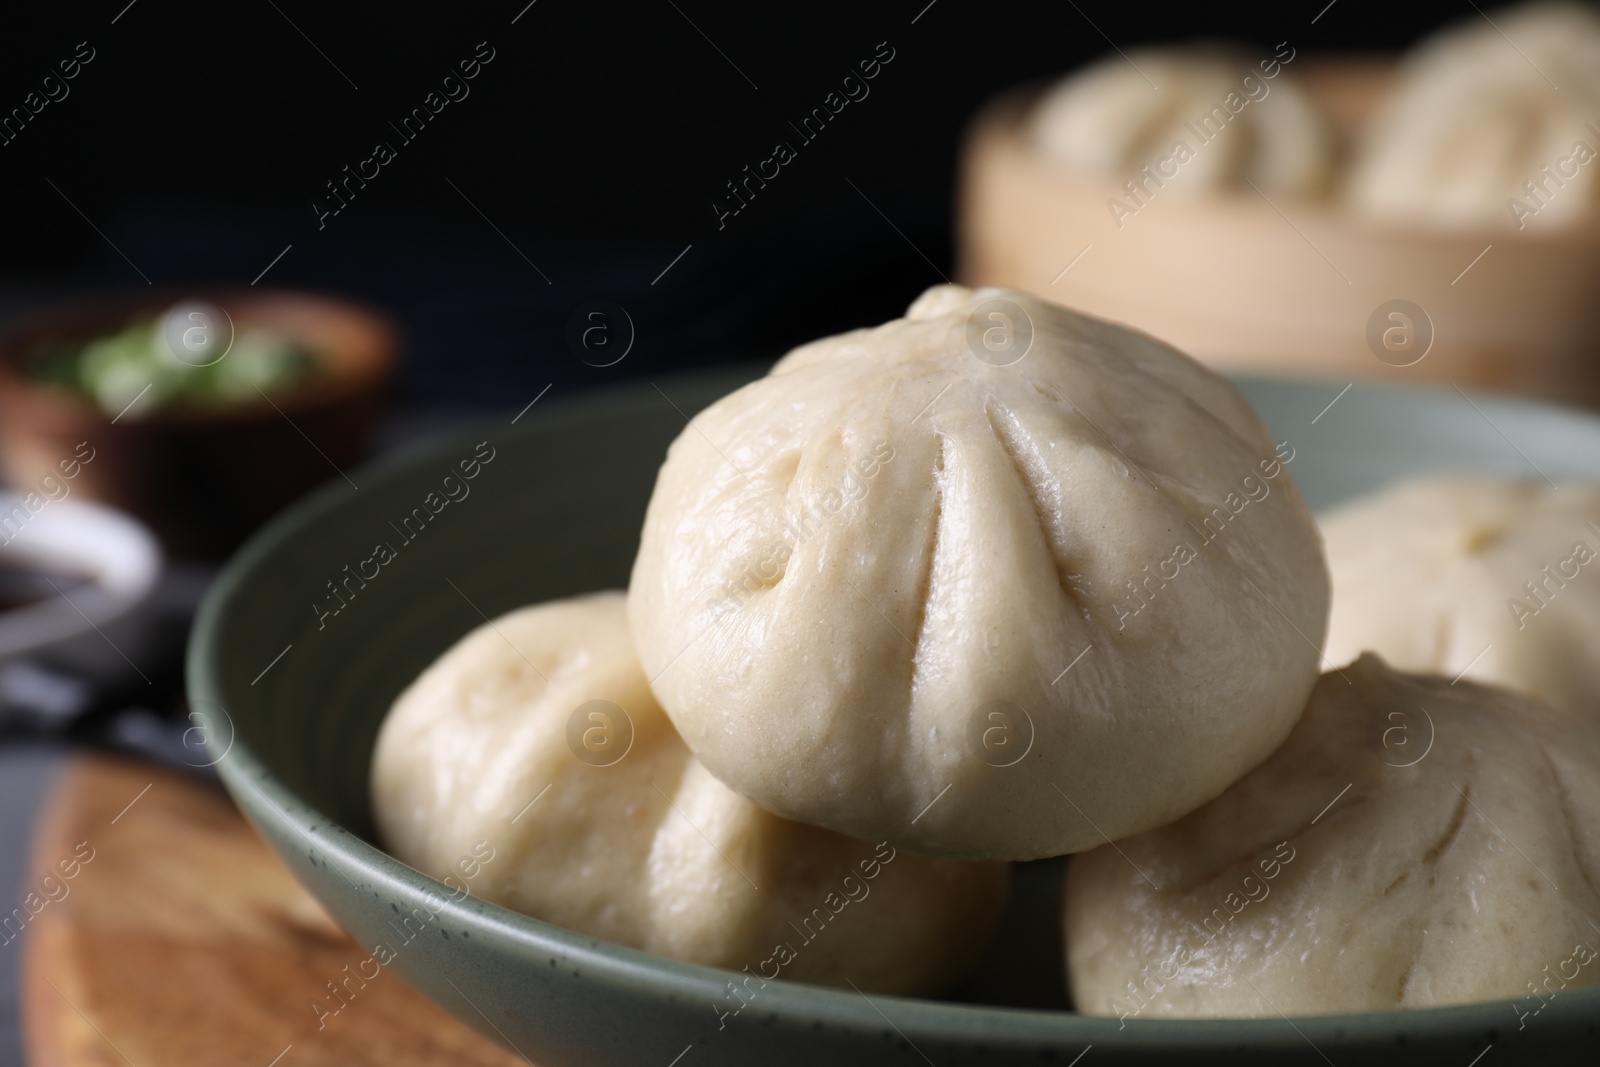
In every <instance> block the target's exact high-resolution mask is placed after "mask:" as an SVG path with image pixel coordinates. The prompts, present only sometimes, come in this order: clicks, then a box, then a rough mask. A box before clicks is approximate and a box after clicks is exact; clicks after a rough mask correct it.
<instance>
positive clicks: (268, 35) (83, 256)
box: [0, 0, 1478, 407]
mask: <svg viewBox="0 0 1600 1067" xmlns="http://www.w3.org/2000/svg"><path fill="white" fill-rule="evenodd" d="M526 4H527V0H505V2H497V3H467V2H456V3H448V4H424V3H391V4H383V5H378V4H341V5H330V4H312V3H308V2H306V0H242V2H238V3H233V4H229V5H226V6H224V5H220V4H215V3H211V4H201V3H195V2H182V0H136V2H135V3H133V4H132V6H131V7H129V6H127V0H105V2H99V0H97V2H94V3H76V4H63V5H57V6H54V7H50V8H44V9H38V8H35V9H32V10H29V11H27V12H26V13H12V14H8V18H7V28H6V31H5V33H4V34H3V35H0V109H3V111H0V113H3V112H9V109H11V108H13V107H20V106H22V104H23V99H24V97H25V96H26V95H27V94H28V93H29V91H30V90H34V89H36V88H37V87H38V85H39V83H40V81H41V79H42V78H43V77H44V76H45V75H46V74H47V73H50V72H51V71H52V70H54V69H55V67H56V64H57V62H58V61H59V60H61V59H65V58H68V57H70V56H71V55H72V54H73V53H74V51H75V50H77V47H78V43H79V42H81V41H87V42H88V45H89V46H90V47H92V48H93V49H94V51H95V58H94V59H93V61H92V62H90V63H89V64H88V65H86V66H84V67H83V69H82V71H81V73H80V74H79V75H78V77H77V78H76V79H74V80H73V81H71V82H69V83H68V85H69V88H70V95H69V96H67V97H66V98H65V99H64V100H61V101H59V102H56V103H51V104H49V105H48V106H46V107H45V108H44V109H43V110H42V111H41V112H40V113H39V114H38V115H36V116H34V117H33V118H32V121H30V122H29V123H28V125H27V126H26V127H25V129H24V130H23V132H22V133H21V134H20V135H18V136H16V138H15V140H13V141H12V142H11V143H9V144H5V145H0V183H3V184H0V188H3V190H4V203H5V204H6V205H7V207H8V211H7V212H6V216H5V217H6V222H5V227H4V234H5V238H4V241H3V243H0V315H12V314H15V313H16V312H17V311H18V310H20V309H22V308H25V307H27V306H29V305H32V304H35V303H38V302H40V301H42V300H46V299H49V298H52V297H54V296H57V295H60V294H61V293H63V292H64V291H80V290H84V289H93V290H101V289H105V288H112V287H143V286H144V285H145V278H148V279H149V281H150V282H153V283H155V284H157V285H161V284H163V283H180V284H181V283H190V282H213V283H214V282H233V283H240V284H247V283H249V282H250V281H251V280H252V279H253V278H255V277H257V275H258V274H260V272H261V271H262V270H263V269H264V268H265V267H266V266H267V265H268V264H269V263H271V262H272V260H273V258H274V257H275V256H277V255H278V254H279V253H280V252H281V251H283V249H284V248H285V246H289V245H292V246H293V247H292V248H291V249H290V250H289V251H288V252H287V253H286V254H285V255H283V258H282V259H281V260H279V261H278V262H277V263H276V265H275V266H273V267H272V269H271V270H270V272H269V273H268V274H267V275H266V276H265V278H263V279H262V284H263V285H268V284H270V285H273V286H279V287H293V288H309V289H318V290H324V291H330V292H334V293H339V294H344V295H347V296H351V297H355V298H358V299H360V300H364V301H367V302H370V303H372V304H375V305H377V306H379V307H380V308H383V309H384V310H386V311H388V312H390V313H391V314H393V315H395V316H397V317H398V318H399V319H400V320H401V322H402V324H403V325H404V326H405V327H406V329H407V333H408V336H409V341H410V344H409V349H408V353H407V359H406V362H405V364H404V369H403V371H402V375H401V378H400V382H399V388H398V399H399V400H400V401H401V402H402V404H406V405H417V404H449V405H457V406H459V405H472V406H477V405H495V406H502V407H510V406H520V405H521V404H522V403H525V402H526V399H527V398H531V397H532V396H533V395H534V394H535V393H536V392H537V391H538V390H539V389H541V388H543V386H544V385H545V384H546V383H549V382H554V383H555V384H556V387H557V389H559V390H561V391H563V392H564V391H568V390H570V389H573V388H577V387H582V386H587V385H593V384H597V383H601V382H606V381H612V380H616V379H619V378H623V377H632V376H638V375H642V374H655V373H658V372H659V371H661V370H662V369H665V368H676V367H686V366H692V365H699V364H704V363H710V362H719V361H726V360H732V359H750V358H770V357H773V356H776V355H778V354H781V352H782V351H783V350H784V349H785V348H787V347H789V346H791V345H793V344H795V343H797V342H800V341H804V340H808V339H811V338H813V337H817V336H820V335H823V334H826V333H830V332H836V331H838V330H841V329H846V328H850V327H854V326H858V325H864V324H869V323H873V322H878V321H881V320H883V319H886V318H889V317H893V316H894V315H896V314H898V313H899V312H900V311H901V310H903V309H904V307H905V305H906V304H907V303H908V302H909V301H910V300H911V298H912V297H914V296H915V295H916V293H917V292H919V291H920V290H921V289H922V288H923V287H925V286H926V285H928V284H931V283H934V282H937V281H939V280H940V272H944V273H949V271H950V266H949V263H950V254H951V249H950V241H949V236H948V234H949V222H950V217H951V210H952V192H953V184H954V167H955V162H956V156H957V150H958V146H959V142H960V138H961V134H962V130H963V127H964V125H965V124H966V122H967V121H968V119H969V117H970V116H971V114H972V113H973V111H974V110H975V109H976V108H978V107H979V106H980V105H982V103H983V102H984V101H985V100H987V99H988V98H990V97H991V96H993V95H994V94H996V93H998V92H1000V91H1002V90H1004V89H1006V88H1008V87H1010V86H1013V85H1016V84H1018V83H1021V82H1026V81H1030V80H1037V79H1043V78H1048V77H1051V76H1054V75H1057V74H1059V73H1061V72H1063V71H1065V70H1067V69H1070V68H1072V67H1073V66H1075V65H1077V64H1079V63H1081V62H1083V61H1084V60H1087V59H1091V58H1094V57H1096V56H1099V55H1100V54H1102V53H1104V52H1106V51H1107V50H1109V48H1110V47H1111V45H1110V44H1109V43H1108V38H1109V40H1110V41H1114V42H1115V43H1116V45H1117V46H1120V47H1122V48H1123V49H1125V50H1126V49H1130V48H1132V47H1133V46H1135V45H1137V44H1140V43H1146V42H1155V41H1166V40H1186V39H1191V38H1194V37H1214V38H1233V39H1238V40H1241V41H1244V42H1247V43H1249V44H1253V45H1254V46H1257V47H1260V48H1261V49H1262V50H1263V54H1265V53H1266V52H1269V51H1270V50H1271V47H1272V46H1273V45H1274V44H1276V42H1278V41H1282V40H1288V41H1289V42H1290V44H1291V45H1292V46H1293V47H1295V48H1296V49H1297V50H1299V51H1301V52H1315V51H1348V50H1374V49H1393V48H1398V47H1402V46H1404V45H1406V44H1409V43H1411V42H1412V41H1414V40H1415V39H1416V38H1417V37H1418V36H1420V35H1422V34H1423V33H1425V32H1427V31H1428V30H1429V29H1431V28H1433V27H1435V26H1437V25H1439V24H1440V23H1441V22H1444V21H1449V20H1455V19H1464V18H1477V17H1478V15H1477V13H1476V12H1475V11H1474V10H1473V8H1472V6H1471V5H1470V4H1467V3H1465V2H1462V3H1450V4H1441V3H1423V4H1408V5H1396V4H1378V3H1373V2H1371V0H1336V2H1335V3H1334V4H1333V5H1332V6H1331V8H1329V7H1327V0H1311V2H1308V3H1274V4H1267V3H1253V4H1187V5H1183V6H1180V7H1173V8H1163V7H1159V6H1155V5H1151V4H1129V3H1116V4H1113V3H1108V2H1106V0H1081V3H1078V4H1077V5H1074V4H1073V3H1071V2H1066V3H993V2H991V3H983V4H979V3H975V2H973V0H936V2H935V3H934V4H932V6H931V7H929V6H928V5H927V0H897V2H894V3H883V4H874V5H864V4H846V3H804V4H795V3H788V4H761V5H753V4H733V3H726V2H722V0H676V7H675V6H674V2H673V0H636V2H631V3H621V2H617V0H590V2H588V3H579V2H577V0H537V2H536V3H534V4H533V5H532V6H531V7H526V9H525V5H526ZM275 5H276V6H275ZM1325 8H1326V10H1324V9H1325ZM519 12H520V13H521V14H520V17H518V16H519ZM1319 12H1320V13H1321V14H1320V17H1319V18H1318V21H1317V22H1316V23H1315V24H1314V25H1313V24H1312V21H1311V20H1312V19H1313V18H1314V17H1318V15H1319ZM113 18H115V19H116V20H117V21H116V22H115V23H114V24H113V22H112V20H113ZM513 18H518V21H517V22H516V23H515V25H513V24H512V19H513ZM913 18H916V20H917V21H916V22H915V23H914V24H913V22H912V20H913ZM691 19H692V20H693V22H692V24H691V21H690V20H691ZM290 20H292V24H291V21H290ZM1091 20H1092V21H1091ZM1102 31H1103V32H1102ZM707 38H709V41H708V39H707ZM480 41H487V42H488V44H489V46H490V47H492V48H493V49H494V52H495V58H494V60H493V61H492V62H491V63H490V64H488V65H487V66H485V67H484V68H483V70H482V72H481V73H480V74H479V76H478V77H477V78H476V79H475V80H473V81H471V82H469V83H468V86H469V88H470V96H468V97H467V98H466V99H464V100H461V101H459V102H456V103H452V104H449V105H448V106H446V107H445V108H444V109H443V111H442V112H441V113H440V114H439V115H438V116H437V117H436V118H435V119H434V120H433V121H432V122H431V123H430V124H429V126H428V127H427V129H426V130H425V131H424V132H423V133H422V134H421V135H420V136H419V137H417V139H416V140H415V141H413V142H411V143H409V144H403V143H401V141H400V139H399V138H398V137H397V136H396V135H395V134H394V133H393V131H391V130H390V128H389V126H388V125H387V124H388V123H389V122H391V121H394V122H398V121H399V119H400V118H401V117H402V116H403V115H404V114H405V113H407V112H408V111H409V110H410V109H411V108H412V107H413V106H417V105H420V104H421V102H422V98H423V97H424V96H425V95H426V94H427V93H428V92H429V91H430V90H433V89H436V88H437V87H438V83H439V81H440V79H441V78H442V77H443V76H444V75H446V74H447V73H450V72H452V71H453V69H454V67H455V65H456V62H457V61H458V60H459V59H462V58H466V57H469V56H470V55H471V54H472V53H473V51H474V49H475V47H476V46H477V44H478V42H480ZM881 41H887V42H888V44H889V47H891V48H893V49H894V53H895V58H894V60H893V61H892V63H890V64H889V65H887V66H885V67H884V68H883V70H882V72H881V73H880V74H879V76H878V77H877V78H876V79H875V80H874V81H872V82H870V83H869V85H870V90H871V92H870V95H869V96H868V97H867V98H866V99H865V100H863V101H860V102H859V103H853V104H851V105H849V106H848V107H847V108H845V110H844V111H843V113H842V114H840V115H839V116H838V117H837V118H836V119H835V120H834V121H833V122H832V123H831V124H830V125H829V127H828V129H827V130H826V131H825V132H824V133H823V134H822V135H821V136H820V137H818V138H817V140H816V141H815V142H814V143H811V144H806V145H801V144H799V142H798V138H796V137H794V136H793V134H792V133H791V131H790V130H789V127H788V123H789V122H790V121H791V120H795V121H798V119H799V117H800V116H802V115H803V114H804V113H806V112H807V111H809V110H810V109H811V108H812V107H814V106H818V105H820V104H821V101H822V97H823V96H824V95H826V94H827V93H828V92H829V91H830V90H833V89H835V88H837V86H838V83H839V81H840V79H842V78H843V77H844V76H845V75H846V74H847V73H850V72H851V70H852V68H853V67H854V65H855V64H856V62H857V61H858V60H860V59H863V58H867V57H869V56H871V55H872V53H873V51H874V49H875V48H876V47H877V45H878V43H879V42H881ZM712 42H714V44H713V43H712ZM719 50H720V53H721V54H719ZM757 86H759V88H756V87H757ZM780 138H781V139H784V140H788V141H790V142H791V143H793V144H795V145H796V147H797V148H798V150H799V158H798V159H797V160H795V161H794V162H792V163H791V164H789V165H788V166H786V167H784V168H783V169H782V172H781V174H780V175H779V177H778V178H777V179H775V180H773V181H772V182H771V183H770V184H769V186H768V187H767V188H766V189H765V190H764V191H762V192H761V193H760V195H759V196H758V197H757V198H756V199H755V200H754V201H753V202H752V203H751V204H750V206H749V207H748V208H747V209H746V210H744V211H743V212H741V213H740V214H739V215H738V216H736V217H731V218H729V219H727V220H726V225H725V228H723V229H720V230H719V228H718V224H717V219H716V216H715V214H714V212H713V210H712V208H711V203H712V201H713V199H714V198H717V197H718V196H720V195H722V194H723V192H724V183H725V182H727V181H728V180H729V179H732V178H734V177H736V176H738V175H739V173H740V170H741V168H742V167H744V166H745V165H746V164H750V165H752V166H754V165H755V164H756V163H757V162H758V161H760V160H761V159H763V158H765V157H766V156H768V155H769V154H770V153H771V148H772V145H773V143H774V141H776V140H778V139H780ZM379 139H384V140H388V141H389V142H390V143H391V144H393V145H394V146H395V148H396V149H397V151H398V158H396V159H395V160H394V161H393V162H391V163H390V164H389V165H387V166H385V167H383V168H382V171H381V173H380V174H379V175H378V177H377V178H375V179H373V180H372V181H370V182H369V183H368V185H367V187H366V188H365V189H364V190H361V191H360V193H359V195H358V197H357V198H356V199H354V200H352V201H351V202H350V204H349V206H348V207H347V208H346V209H345V210H344V211H342V212H341V213H340V214H339V215H337V216H336V217H330V218H328V219H326V220H325V227H324V228H322V229H320V230H319V228H318V222H317V219H316V216H315V214H314V212H313V210H312V207H311V204H312V201H313V200H314V199H318V198H319V197H320V198H323V199H326V194H325V192H324V183H325V182H327V181H328V180H330V179H333V178H336V177H338V176H340V174H341V168H343V167H344V166H346V165H347V164H348V165H350V166H351V167H352V168H353V167H354V166H355V164H356V163H357V162H358V161H359V160H361V159H363V158H365V157H366V156H368V155H370V154H371V151H372V146H373V144H374V142H375V141H377V140H379ZM52 183H53V186H54V187H52ZM451 183H454V186H455V187H456V188H452V184H451ZM852 183H853V184H854V186H855V188H852ZM458 190H459V192H458ZM858 190H859V191H858ZM467 198H470V200H471V203H470V204H469V203H468V201H467ZM869 198H870V203H869ZM69 201H70V202H69ZM474 205H475V207H474ZM480 211H481V214H480V213H479V212H480ZM880 212H881V213H880ZM485 216H486V217H487V218H485ZM496 228H498V230H499V231H500V232H498V233H497V231H496ZM97 229H98V230H99V231H100V232H99V233H97V232H96V230H97ZM897 229H898V230H899V231H900V232H898V233H897V232H896V230H897ZM502 234H503V236H502ZM113 245H114V246H115V248H113V247H112V246H113ZM690 245H692V246H693V247H692V248H690V249H689V251H688V252H687V253H685V254H684V255H683V257H682V259H681V260H679V261H678V262H677V263H676V265H674V266H673V267H672V269H671V270H670V271H669V272H668V273H667V274H666V275H665V276H664V277H662V278H661V280H660V281H659V282H658V283H657V284H655V285H654V286H652V285H651V284H650V283H651V281H652V279H654V278H656V277H657V276H658V275H659V274H660V272H661V271H662V270H663V269H664V268H666V267H667V265H668V264H669V263H671V262H672V261H673V259H674V257H675V256H678V254H679V253H680V252H683V250H684V249H685V247H686V246H690ZM118 250H120V253H119V251H118ZM924 257H926V258H924ZM530 261H531V263H530ZM929 261H931V263H930V262H929ZM546 278H548V279H549V281H548V283H547V281H546ZM591 298H602V299H607V300H611V301H614V302H616V303H618V304H621V305H622V306H623V307H625V308H626V309H627V310H628V312H629V314H630V316H631V317H632V318H633V320H634V323H635V327H636V332H637V344H636V345H635V347H634V349H633V351H632V352H631V353H630V355H629V357H628V359H626V360H625V361H624V362H622V363H621V364H618V365H617V366H614V367H610V368H607V369H604V370H598V369H593V368H589V367H586V366H584V365H583V364H582V363H580V362H579V361H578V360H577V359H576V358H575V357H574V356H573V355H572V353H571V351H570V350H569V347H568V345H567V343H566V340H565V337H566V328H567V323H568V320H569V318H570V317H571V315H572V313H573V311H574V309H575V308H576V307H577V305H578V304H580V303H581V302H583V301H584V300H586V299H591ZM558 395H559V394H558Z"/></svg>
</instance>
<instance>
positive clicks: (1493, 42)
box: [1349, 3, 1600, 230]
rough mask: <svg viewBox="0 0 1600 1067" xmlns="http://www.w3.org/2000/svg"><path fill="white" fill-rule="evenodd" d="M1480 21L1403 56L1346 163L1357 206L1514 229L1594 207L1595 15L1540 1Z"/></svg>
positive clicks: (1541, 225)
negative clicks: (1383, 101)
mask: <svg viewBox="0 0 1600 1067" xmlns="http://www.w3.org/2000/svg"><path fill="white" fill-rule="evenodd" d="M1490 18H1492V19H1493V23H1491V22H1490V21H1488V20H1487V19H1484V18H1481V17H1478V16H1476V15H1469V16H1467V19H1466V21H1465V22H1464V23H1462V24H1461V25H1459V26H1455V27H1451V28H1450V29H1448V30H1446V31H1444V32H1442V33H1440V34H1438V35H1436V36H1435V37H1434V38H1432V39H1430V40H1429V41H1427V42H1425V43H1424V44H1423V45H1422V46H1420V47H1419V48H1418V49H1417V51H1416V53H1415V54H1414V55H1413V56H1412V57H1411V58H1410V59H1408V60H1407V61H1406V64H1405V67H1404V68H1403V73H1402V75H1401V79H1400V83H1399V85H1398V86H1397V87H1396V89H1395V90H1394V94H1393V96H1392V97H1391V98H1390V101H1389V103H1388V105H1387V106H1386V107H1385V108H1384V110H1383V112H1382V113H1381V114H1380V115H1379V117H1378V119H1377V121H1376V122H1375V123H1374V125H1373V128H1372V130H1371V132H1370V134H1369V136H1368V138H1367V140H1366V143H1365V144H1364V145H1363V146H1362V147H1361V149H1360V150H1359V151H1358V153H1357V156H1356V158H1355V160H1354V162H1353V164H1352V174H1351V177H1350V189H1349V196H1350V199H1351V201H1352V203H1353V204H1354V206H1355V207H1356V209H1357V210H1358V211H1360V212H1362V213H1364V214H1366V215H1368V216H1370V217H1372V218H1377V219H1382V220H1385V221H1389V222H1402V223H1404V222H1416V223H1421V224H1424V225H1432V226H1436V227H1442V228H1473V227H1485V226H1488V227H1497V228H1499V227H1509V228H1511V229H1516V230H1521V229H1552V228H1558V227H1562V226H1567V225H1570V224H1571V223H1572V222H1574V221H1575V220H1577V219H1580V218H1582V217H1585V216H1587V215H1588V214H1589V213H1590V212H1592V211H1593V210H1594V208H1595V205H1596V201H1597V200H1600V164H1597V163H1596V162H1595V153H1596V152H1597V151H1600V134H1597V133H1596V132H1595V130H1594V128H1593V126H1592V124H1591V123H1592V120H1593V119H1595V118H1596V117H1597V116H1600V14H1597V13H1596V12H1595V11H1594V10H1592V9H1590V8H1588V7H1585V6H1582V5H1579V4H1572V3H1540V4H1528V5H1525V6H1522V7H1518V8H1512V9H1510V10H1506V11H1496V12H1494V13H1493V14H1492V15H1491V16H1490ZM1529 182H1531V183H1533V186H1534V189H1533V190H1532V191H1531V192H1530V191H1529V189H1528V188H1527V187H1526V186H1525V183H1529Z"/></svg>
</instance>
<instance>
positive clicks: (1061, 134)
mask: <svg viewBox="0 0 1600 1067" xmlns="http://www.w3.org/2000/svg"><path fill="white" fill-rule="evenodd" d="M1279 55H1280V56H1282V53H1281V52H1280V53H1279ZM1293 57H1294V53H1293V51H1292V50H1291V51H1290V53H1289V56H1288V58H1289V59H1291V60H1292V59H1293ZM1268 71H1270V72H1271V73H1270V74H1268V73H1267V72H1268ZM1147 79H1148V80H1147ZM1032 134H1033V139H1034V143H1035V144H1036V145H1037V146H1038V148H1039V150H1040V151H1041V152H1043V153H1044V154H1045V155H1046V156H1047V157H1049V158H1051V159H1054V160H1056V161H1058V162H1060V163H1062V164H1065V165H1066V166H1068V167H1071V168H1074V169H1076V170H1079V171H1083V172H1086V173H1090V174H1100V175H1105V176H1108V177H1111V178H1114V179H1116V180H1118V181H1123V180H1126V179H1129V178H1131V179H1133V180H1134V182H1135V184H1136V185H1137V184H1140V183H1143V182H1146V181H1148V180H1149V179H1148V178H1147V177H1146V174H1145V172H1144V171H1143V170H1142V168H1144V167H1145V166H1146V165H1147V164H1148V165H1149V166H1150V173H1153V174H1154V175H1155V177H1156V179H1158V180H1157V181H1156V182H1152V183H1151V184H1149V185H1148V186H1146V187H1145V188H1146V191H1147V192H1149V193H1150V194H1151V195H1156V194H1157V192H1158V190H1161V189H1164V188H1165V184H1166V183H1167V182H1170V183H1171V185H1172V186H1173V187H1174V188H1176V189H1179V190H1187V191H1190V192H1198V191H1202V190H1213V189H1232V188H1239V189H1244V188H1247V186H1246V184H1245V183H1246V180H1247V179H1248V180H1249V181H1251V182H1254V183H1255V184H1256V186H1257V187H1258V188H1259V189H1260V190H1261V191H1263V192H1265V193H1268V194H1272V193H1285V194H1289V195H1294V196H1312V195H1315V194H1318V193H1320V192H1322V191H1323V190H1324V189H1325V187H1326V186H1327V185H1328V183H1329V181H1330V177H1331V175H1332V173H1333V167H1334V141H1333V136H1332V133H1331V132H1330V130H1329V128H1328V126H1327V124H1326V122H1325V121H1324V120H1323V118H1322V116H1321V115H1320V114H1319V113H1318V111H1317V110H1316V108H1315V107H1314V106H1313V105H1312V103H1311V101H1310V99H1309V98H1308V97H1307V96H1306V95H1305V93H1304V92H1303V91H1302V90H1301V89H1300V87H1299V86H1298V85H1296V84H1295V81H1294V78H1293V77H1292V76H1291V75H1290V74H1289V73H1288V72H1287V71H1285V70H1284V69H1283V66H1282V64H1281V63H1279V62H1278V60H1277V59H1268V60H1262V61H1260V62H1259V63H1256V62H1254V61H1252V60H1251V59H1250V58H1249V57H1248V56H1247V55H1246V54H1245V53H1244V52H1243V50H1241V49H1233V48H1218V47H1205V46H1202V47H1197V48H1150V49H1141V50H1136V51H1134V52H1133V53H1131V54H1130V55H1129V56H1127V57H1126V58H1125V57H1123V56H1122V55H1110V56H1107V57H1106V58H1104V59H1102V60H1100V61H1099V62H1097V63H1095V64H1093V65H1092V66H1090V67H1088V68H1087V69H1085V70H1082V71H1080V72H1078V73H1076V74H1073V75H1071V76H1069V77H1067V78H1065V79H1063V80H1062V81H1061V82H1060V83H1058V84H1057V85H1056V86H1055V88H1053V89H1052V90H1050V92H1048V93H1047V94H1046V95H1045V96H1044V97H1043V98H1042V99H1041V100H1040V101H1039V103H1038V105H1037V107H1036V108H1035V110H1034V112H1033V117H1032ZM1179 145H1182V146H1183V147H1182V148H1179V147H1178V146H1179ZM1163 160H1166V161H1167V162H1165V163H1163V162H1162V161H1163Z"/></svg>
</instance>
